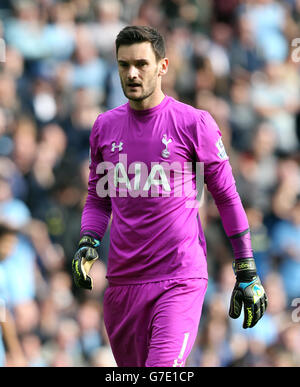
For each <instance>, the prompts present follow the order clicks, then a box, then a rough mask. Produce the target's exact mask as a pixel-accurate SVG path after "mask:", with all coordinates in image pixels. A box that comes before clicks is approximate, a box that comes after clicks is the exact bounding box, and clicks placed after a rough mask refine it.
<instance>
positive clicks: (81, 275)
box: [72, 235, 100, 290]
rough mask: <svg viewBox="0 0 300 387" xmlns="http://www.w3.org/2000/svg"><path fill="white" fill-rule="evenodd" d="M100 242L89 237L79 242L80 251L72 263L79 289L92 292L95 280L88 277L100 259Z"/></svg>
mask: <svg viewBox="0 0 300 387" xmlns="http://www.w3.org/2000/svg"><path fill="white" fill-rule="evenodd" d="M99 246H100V242H99V241H98V240H97V239H95V238H93V237H91V236H89V235H85V236H83V237H82V238H81V239H80V241H79V249H78V250H77V251H76V253H75V255H74V258H73V261H72V273H73V279H74V282H75V285H76V286H77V287H78V288H84V289H89V290H92V288H93V280H92V278H91V277H90V276H89V275H88V274H89V272H90V270H91V268H92V266H93V264H94V263H95V261H96V260H97V259H98V258H99V256H98V252H97V250H96V248H97V247H99Z"/></svg>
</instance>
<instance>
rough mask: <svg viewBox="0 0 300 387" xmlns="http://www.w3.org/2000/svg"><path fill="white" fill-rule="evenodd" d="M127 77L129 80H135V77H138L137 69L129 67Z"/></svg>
mask: <svg viewBox="0 0 300 387" xmlns="http://www.w3.org/2000/svg"><path fill="white" fill-rule="evenodd" d="M127 75H128V78H129V79H134V78H137V76H138V69H137V68H136V67H135V66H130V67H129V70H128V74H127Z"/></svg>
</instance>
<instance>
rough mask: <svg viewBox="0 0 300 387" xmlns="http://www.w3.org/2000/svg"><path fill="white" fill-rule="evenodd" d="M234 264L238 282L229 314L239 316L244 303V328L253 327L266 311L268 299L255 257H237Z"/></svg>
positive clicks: (234, 316) (232, 316) (233, 316)
mask: <svg viewBox="0 0 300 387" xmlns="http://www.w3.org/2000/svg"><path fill="white" fill-rule="evenodd" d="M233 265H234V266H233V268H234V272H235V274H236V283H235V287H234V289H233V292H232V296H231V301H230V309H229V316H230V317H231V318H238V317H239V316H240V314H241V310H242V306H243V303H244V323H243V328H245V329H246V328H252V327H254V325H255V324H256V323H257V322H258V320H259V319H260V318H261V317H262V316H263V314H264V313H265V310H266V308H267V303H268V299H267V296H266V293H265V290H264V288H263V286H262V284H261V282H260V279H259V277H258V275H257V273H256V266H255V261H254V259H253V258H240V259H236V260H235V262H234V264H233Z"/></svg>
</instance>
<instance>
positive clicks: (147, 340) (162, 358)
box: [103, 278, 207, 367]
mask: <svg viewBox="0 0 300 387" xmlns="http://www.w3.org/2000/svg"><path fill="white" fill-rule="evenodd" d="M206 289H207V280H206V279H203V278H200V279H189V280H168V281H159V282H153V283H152V282H150V283H147V284H138V285H121V286H110V287H108V288H107V289H106V291H105V294H104V301H103V313H104V322H105V326H106V330H107V334H108V337H109V340H110V345H111V348H112V351H113V354H114V357H115V359H116V362H117V365H118V366H119V367H182V366H184V364H185V361H186V359H187V357H188V355H189V353H190V351H191V349H192V346H193V344H194V342H195V339H196V336H197V333H198V325H199V321H200V317H201V311H202V305H203V300H204V296H205V293H206Z"/></svg>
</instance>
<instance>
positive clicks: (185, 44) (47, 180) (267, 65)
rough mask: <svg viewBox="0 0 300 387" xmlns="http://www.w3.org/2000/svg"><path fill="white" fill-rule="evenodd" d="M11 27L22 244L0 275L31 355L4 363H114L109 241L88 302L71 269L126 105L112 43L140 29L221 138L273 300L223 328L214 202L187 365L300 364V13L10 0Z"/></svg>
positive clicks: (225, 254)
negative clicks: (93, 138) (106, 125)
mask: <svg viewBox="0 0 300 387" xmlns="http://www.w3.org/2000/svg"><path fill="white" fill-rule="evenodd" d="M0 20H1V22H0V37H1V38H2V39H4V41H5V44H6V58H5V62H2V63H0V67H1V68H0V220H1V222H2V223H6V224H7V223H8V224H9V225H10V227H11V228H13V229H15V233H16V236H15V238H14V239H13V240H12V241H11V244H12V245H13V246H12V247H13V248H12V249H11V253H10V254H9V256H7V257H6V258H5V259H2V261H1V262H0V292H2V293H0V298H1V300H2V303H3V302H4V301H3V300H5V305H6V306H7V308H8V309H9V310H10V311H11V312H12V314H13V317H14V320H15V324H16V328H17V333H18V337H19V340H20V343H21V346H22V349H23V351H24V357H21V356H19V355H18V356H17V355H14V354H10V353H7V354H6V355H7V356H6V361H7V365H8V366H15V365H20V364H21V365H22V364H23V365H28V366H32V367H33V366H46V367H47V366H54V367H56V366H114V365H115V363H114V360H113V357H112V355H111V351H110V347H109V343H108V340H107V336H106V332H105V328H104V325H103V318H102V308H101V307H102V304H101V299H102V296H103V292H104V289H105V286H106V280H105V272H106V259H107V251H108V234H107V235H106V238H105V243H103V246H102V256H103V257H104V259H103V260H102V261H99V262H97V263H96V264H95V265H94V267H93V277H94V283H95V289H94V291H93V292H87V291H80V290H77V289H75V288H74V286H73V283H72V278H71V272H70V264H71V260H72V257H73V254H74V252H75V250H76V246H77V243H78V238H79V229H80V217H81V211H82V208H83V204H84V200H85V195H86V189H87V178H88V150H89V143H88V139H89V134H90V130H91V126H92V124H93V122H94V120H95V118H96V117H97V115H98V114H99V113H100V112H101V111H105V110H107V109H111V108H113V107H115V106H118V105H120V104H122V103H125V102H126V100H125V99H124V96H123V93H122V90H121V88H120V84H119V80H118V74H117V67H116V64H115V54H114V40H115V37H116V34H117V33H118V32H119V30H120V29H121V28H122V27H123V26H125V25H128V24H141V25H151V26H154V27H157V28H158V29H159V30H160V32H161V33H162V34H163V35H164V36H165V39H166V44H167V56H168V57H169V59H170V68H169V72H168V74H167V76H166V77H165V78H164V80H163V89H164V92H165V93H166V94H168V95H171V96H174V97H175V98H178V99H179V100H181V101H183V102H186V103H189V104H191V105H193V106H195V107H197V108H200V109H206V110H208V111H209V112H210V113H211V114H212V115H213V117H214V118H215V120H216V121H217V123H218V124H219V126H220V128H221V131H222V134H223V138H224V142H225V145H226V148H227V153H228V154H229V156H230V159H231V164H232V167H233V170H234V174H235V178H236V183H237V187H238V190H239V193H240V195H241V198H242V200H243V203H244V206H245V208H246V211H247V215H248V218H249V222H250V225H251V230H252V241H253V249H254V253H255V258H256V262H257V266H258V269H259V273H260V276H261V279H262V280H263V283H264V286H265V288H266V291H267V294H268V297H269V307H268V310H267V313H266V315H265V316H264V318H263V319H262V320H261V321H260V322H259V323H258V325H257V326H256V327H255V328H253V329H252V330H243V329H242V328H241V325H242V319H241V318H240V319H238V320H231V319H229V318H228V307H229V298H230V294H231V291H232V288H233V286H234V281H235V279H234V276H233V273H232V268H231V262H232V251H231V248H230V245H229V242H228V240H227V238H226V237H225V234H224V231H223V229H222V226H221V223H220V217H219V215H218V212H217V210H216V207H215V205H214V204H213V201H212V200H211V197H210V196H209V195H208V194H207V195H206V199H205V204H204V205H203V207H202V208H201V217H202V221H203V225H204V228H205V233H206V237H207V244H208V268H209V274H210V281H209V287H208V292H207V296H206V300H205V304H204V309H203V314H202V320H201V324H200V327H199V335H198V339H197V342H196V344H195V346H194V349H193V351H192V353H191V355H190V357H189V360H188V365H189V366H218V367H219V366H222V367H224V366H249V367H255V366H276V367H279V366H299V365H300V325H299V320H300V317H299V315H297V308H296V307H297V305H298V304H299V305H300V299H299V297H300V195H299V194H300V170H299V162H300V157H299V156H300V153H299V150H300V147H299V144H300V126H299V122H300V121H299V104H300V95H299V94H300V53H299V52H298V51H299V50H298V51H297V41H295V40H294V39H296V38H300V1H299V0H286V1H271V0H249V1H238V0H151V1H141V0H103V1H101V0H100V1H98V0H96V1H89V0H66V1H58V0H37V1H31V0H21V1H15V0H1V2H0ZM2 42H3V41H2ZM293 42H294V43H295V44H296V45H295V44H294V43H293ZM293 44H294V45H293ZM3 243H4V242H3ZM1 247H2V249H3V246H1V245H0V249H1ZM1 342H2V341H1V340H0V343H1ZM1 345H2V344H0V347H1ZM0 353H1V349H0ZM2 354H3V349H2ZM0 358H1V356H0Z"/></svg>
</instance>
